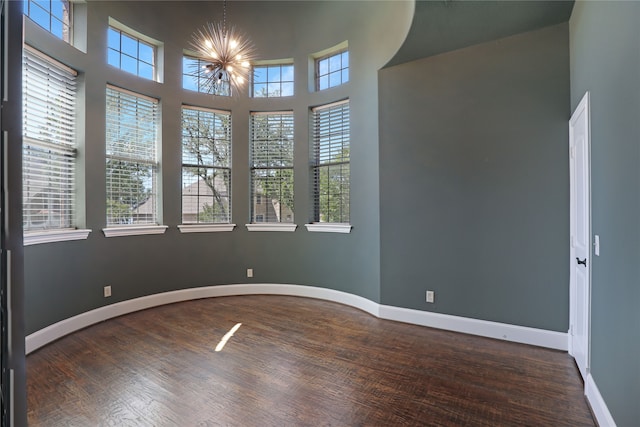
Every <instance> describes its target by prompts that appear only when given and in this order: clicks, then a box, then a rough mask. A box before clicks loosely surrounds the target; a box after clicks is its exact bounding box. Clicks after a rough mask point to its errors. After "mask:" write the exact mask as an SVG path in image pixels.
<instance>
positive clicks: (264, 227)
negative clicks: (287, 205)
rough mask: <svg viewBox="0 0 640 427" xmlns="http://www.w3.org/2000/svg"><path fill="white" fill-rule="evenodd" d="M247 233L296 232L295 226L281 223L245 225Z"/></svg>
mask: <svg viewBox="0 0 640 427" xmlns="http://www.w3.org/2000/svg"><path fill="white" fill-rule="evenodd" d="M245 225H246V227H247V230H249V231H296V228H297V227H298V225H297V224H289V223H282V222H274V223H260V224H245Z"/></svg>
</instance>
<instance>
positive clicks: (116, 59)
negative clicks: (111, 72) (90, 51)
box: [107, 49, 120, 68]
mask: <svg viewBox="0 0 640 427" xmlns="http://www.w3.org/2000/svg"><path fill="white" fill-rule="evenodd" d="M107 52H108V53H107V54H108V58H107V62H108V64H109V65H113V66H114V67H118V68H120V53H119V52H116V51H115V50H113V49H108V51H107Z"/></svg>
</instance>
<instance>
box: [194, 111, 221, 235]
mask: <svg viewBox="0 0 640 427" xmlns="http://www.w3.org/2000/svg"><path fill="white" fill-rule="evenodd" d="M229 222H231V114H230V113H228V112H225V111H215V110H208V109H204V108H196V107H182V223H183V224H188V223H196V224H197V223H225V224H228V223H229Z"/></svg>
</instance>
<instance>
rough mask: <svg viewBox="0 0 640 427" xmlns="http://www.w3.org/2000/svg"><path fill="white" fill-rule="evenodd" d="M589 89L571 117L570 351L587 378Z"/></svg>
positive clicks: (583, 375)
mask: <svg viewBox="0 0 640 427" xmlns="http://www.w3.org/2000/svg"><path fill="white" fill-rule="evenodd" d="M589 154H590V128H589V92H587V93H586V94H585V95H584V97H583V98H582V101H580V104H578V107H577V108H576V111H575V112H574V113H573V115H572V116H571V120H570V121H569V173H570V197H571V207H570V215H571V218H570V230H571V236H570V243H571V248H570V251H569V253H570V255H571V258H570V260H569V262H570V264H569V265H570V309H569V313H570V314H569V315H570V328H569V353H570V354H571V355H572V356H573V357H574V358H575V360H576V364H577V365H578V368H579V369H580V374H581V375H582V378H583V379H584V380H586V379H587V374H588V372H589V337H590V332H589V329H590V328H589V326H590V318H591V172H590V167H591V163H590V160H589Z"/></svg>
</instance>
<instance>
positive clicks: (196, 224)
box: [180, 104, 235, 232]
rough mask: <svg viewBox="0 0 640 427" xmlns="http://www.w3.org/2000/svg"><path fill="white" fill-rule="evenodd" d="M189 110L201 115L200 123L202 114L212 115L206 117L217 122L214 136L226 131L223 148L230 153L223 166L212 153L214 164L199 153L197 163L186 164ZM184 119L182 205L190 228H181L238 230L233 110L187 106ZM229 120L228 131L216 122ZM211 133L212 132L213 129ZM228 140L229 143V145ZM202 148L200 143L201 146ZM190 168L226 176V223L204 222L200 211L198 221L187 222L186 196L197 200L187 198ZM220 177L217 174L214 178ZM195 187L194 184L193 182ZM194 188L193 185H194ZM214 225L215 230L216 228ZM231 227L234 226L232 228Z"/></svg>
mask: <svg viewBox="0 0 640 427" xmlns="http://www.w3.org/2000/svg"><path fill="white" fill-rule="evenodd" d="M185 111H190V112H197V115H198V118H197V120H198V122H199V121H200V114H206V115H210V117H205V119H207V120H210V121H212V122H213V124H214V128H213V130H212V133H213V135H214V138H215V135H217V134H219V132H220V131H221V132H222V135H223V137H222V138H221V139H218V140H221V141H222V142H223V145H222V147H221V148H222V149H223V150H226V153H227V159H226V161H225V162H223V164H216V160H215V159H214V158H213V154H212V161H211V162H205V161H204V160H203V156H202V155H201V154H200V153H199V152H198V154H195V156H196V158H197V160H196V163H189V162H185V151H184V149H185V137H186V135H185V132H186V129H185V126H184V125H185ZM181 117H182V120H181V122H182V125H181V132H182V138H181V164H182V166H181V167H182V180H183V181H182V190H181V201H182V203H181V205H182V209H181V221H182V225H183V226H187V227H182V228H180V230H181V231H182V232H185V231H183V230H189V231H191V232H194V231H192V230H197V229H202V230H205V231H231V230H232V229H233V227H235V224H231V216H232V182H231V179H232V149H233V146H232V139H231V127H232V115H231V111H225V110H217V109H213V108H203V107H196V106H192V105H186V104H183V105H182V109H181ZM225 118H226V120H227V121H228V125H227V128H226V129H222V130H220V128H218V127H217V125H216V123H217V122H218V121H224V120H225ZM210 130H211V129H210ZM194 138H196V139H197V140H200V139H203V138H206V137H204V136H201V135H200V134H199V133H198V135H196V136H194ZM225 141H226V143H225ZM198 145H199V144H198ZM188 168H198V169H200V168H203V169H212V170H214V171H223V176H225V177H226V179H225V178H223V179H225V184H226V187H227V190H226V192H227V195H226V205H227V206H226V221H215V220H214V219H215V218H212V221H202V222H201V221H200V218H199V210H198V212H197V214H196V215H197V216H196V221H185V216H184V215H185V213H184V206H185V197H189V198H193V197H194V196H185V192H184V190H185V188H187V187H186V186H185V182H184V176H185V169H188ZM215 176H217V175H216V174H215V172H214V177H215ZM200 180H201V178H199V179H198V180H197V181H196V182H195V185H197V195H196V196H195V197H196V204H197V205H198V206H200V183H199V182H200ZM214 182H215V178H214ZM191 185H194V184H193V183H192V184H191ZM191 185H190V186H191ZM211 197H212V198H215V197H214V194H212V195H211ZM212 226H213V227H212ZM229 226H230V227H231V228H230V229H229Z"/></svg>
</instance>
